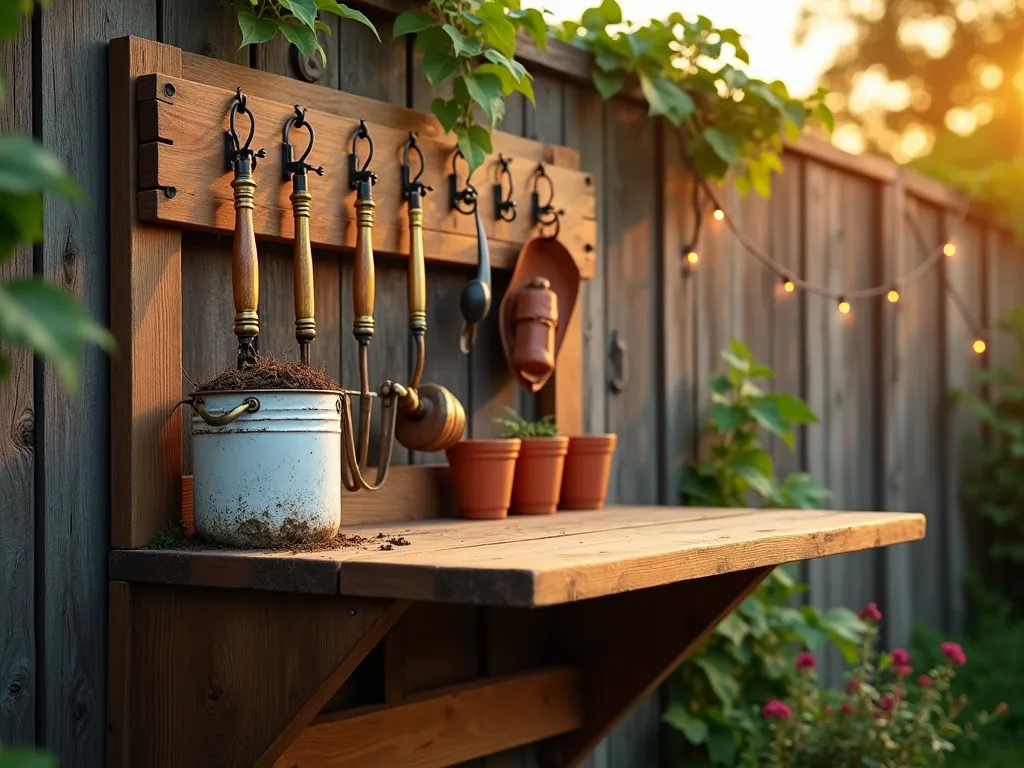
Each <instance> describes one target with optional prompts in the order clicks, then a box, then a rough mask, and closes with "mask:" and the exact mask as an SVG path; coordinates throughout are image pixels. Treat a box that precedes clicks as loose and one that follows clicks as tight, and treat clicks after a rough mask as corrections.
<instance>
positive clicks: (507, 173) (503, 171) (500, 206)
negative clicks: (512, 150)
mask: <svg viewBox="0 0 1024 768" xmlns="http://www.w3.org/2000/svg"><path fill="white" fill-rule="evenodd" d="M498 163H499V165H500V170H499V171H498V182H497V183H496V184H495V185H494V205H495V209H496V211H497V215H498V218H499V219H501V220H503V221H515V220H516V216H517V215H518V213H519V211H518V206H517V205H516V202H515V200H513V199H512V198H513V197H515V192H516V180H515V177H514V176H513V175H512V171H511V170H510V169H509V165H510V164H511V163H512V159H511V158H507V157H505V156H504V155H501V154H499V155H498ZM505 179H508V195H506V194H505V191H504V181H505Z"/></svg>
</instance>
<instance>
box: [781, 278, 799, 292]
mask: <svg viewBox="0 0 1024 768" xmlns="http://www.w3.org/2000/svg"><path fill="white" fill-rule="evenodd" d="M782 290H784V291H785V292H786V293H792V292H793V291H795V290H796V285H795V284H794V283H793V281H792V280H786V281H785V282H784V283H783V284H782Z"/></svg>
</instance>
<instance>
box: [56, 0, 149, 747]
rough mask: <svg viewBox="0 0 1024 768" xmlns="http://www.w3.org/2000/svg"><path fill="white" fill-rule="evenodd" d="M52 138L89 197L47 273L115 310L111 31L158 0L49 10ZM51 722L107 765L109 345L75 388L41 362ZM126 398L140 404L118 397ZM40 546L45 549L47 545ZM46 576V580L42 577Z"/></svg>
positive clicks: (89, 353)
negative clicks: (112, 285) (112, 290)
mask: <svg viewBox="0 0 1024 768" xmlns="http://www.w3.org/2000/svg"><path fill="white" fill-rule="evenodd" d="M40 13H41V14H42V16H41V18H40V20H39V22H38V34H39V42H40V51H39V54H40V61H41V71H40V72H39V77H40V81H39V83H38V86H39V88H38V91H37V92H38V94H39V98H40V99H41V103H40V107H41V122H40V128H41V138H42V141H43V143H44V145H46V146H47V147H48V148H49V149H50V150H52V151H53V152H54V153H55V154H56V155H57V156H58V157H59V158H61V159H62V160H64V161H65V162H67V163H68V165H69V167H70V168H71V169H72V172H73V173H74V175H75V177H76V179H77V181H78V183H79V185H80V186H81V187H82V190H83V192H84V197H85V200H87V201H88V202H87V203H86V204H83V205H75V204H73V203H71V202H70V201H67V200H63V199H57V198H52V197H51V198H50V199H48V200H47V204H46V207H45V213H44V231H45V232H46V235H47V237H46V241H45V242H44V243H43V246H42V249H41V266H42V272H43V274H44V276H45V277H47V278H49V279H50V280H52V281H54V282H55V283H57V284H58V285H60V286H62V287H64V288H65V289H67V290H68V291H69V293H70V294H71V295H72V296H74V297H76V298H77V299H78V300H79V301H81V302H82V303H83V304H84V306H85V307H86V309H87V310H88V311H89V313H90V314H91V315H92V316H93V317H95V318H98V319H99V320H100V321H101V322H104V323H105V322H107V318H108V313H109V274H110V273H109V270H110V264H109V253H110V247H109V205H108V200H109V190H108V175H109V152H108V145H109V131H108V125H107V119H106V116H107V115H108V114H109V108H108V92H107V82H108V66H107V41H108V40H110V39H111V38H113V37H118V36H123V35H126V34H135V35H141V36H146V37H150V38H152V37H155V35H156V20H157V18H156V3H155V2H154V1H153V0H117V1H116V2H114V1H112V2H106V3H103V4H99V3H95V2H82V1H81V0H80V1H78V2H74V1H72V0H69V1H68V2H64V3H58V4H54V5H53V7H52V8H50V9H47V10H45V11H40ZM37 375H39V376H40V380H39V383H40V385H41V388H40V390H39V391H40V392H41V395H42V403H41V404H39V403H37V405H41V407H40V424H39V427H38V429H37V435H38V436H39V437H41V443H42V445H43V446H45V449H44V451H43V453H42V474H41V476H40V477H39V478H37V479H41V482H42V484H43V489H44V490H43V496H42V498H41V499H37V513H38V514H40V515H41V516H42V529H41V530H42V534H43V541H42V542H41V543H40V542H37V548H38V547H39V545H40V544H41V547H42V552H43V563H42V565H43V569H42V571H41V572H42V573H44V574H45V577H44V583H43V584H42V589H41V597H42V600H43V606H42V617H43V622H42V637H41V642H42V643H43V650H42V656H41V658H42V660H43V665H44V666H43V669H42V676H41V679H40V682H41V685H42V689H43V690H45V696H44V698H43V706H42V716H43V722H42V723H37V724H36V730H37V735H38V736H40V737H41V740H42V741H43V742H44V743H45V744H47V745H48V746H49V747H51V748H52V749H53V750H54V751H55V752H56V753H57V755H58V756H59V757H60V761H61V764H63V765H68V766H72V765H75V766H78V765H83V766H85V765H88V766H92V765H100V764H102V762H103V755H104V746H105V741H106V717H105V714H104V713H105V699H106V671H107V665H106V634H107V632H106V629H107V626H106V624H107V622H106V612H107V551H108V549H109V543H110V531H109V528H110V526H109V515H110V483H109V478H110V458H109V457H110V445H109V430H110V407H111V406H110V400H109V398H110V376H109V362H108V360H107V358H106V356H105V355H104V354H103V353H101V352H100V351H99V350H98V349H95V348H89V349H87V350H86V351H85V352H84V354H83V355H82V358H81V367H80V372H79V389H78V392H77V393H76V394H70V393H68V392H67V391H66V390H65V389H64V387H63V385H62V383H61V382H60V379H59V378H58V377H57V375H56V372H55V371H54V370H53V368H52V367H51V366H49V365H46V366H40V367H39V369H38V370H37ZM114 407H121V408H125V407H129V404H127V403H115V404H114ZM37 551H39V550H38V549H37ZM39 586H40V585H37V587H39Z"/></svg>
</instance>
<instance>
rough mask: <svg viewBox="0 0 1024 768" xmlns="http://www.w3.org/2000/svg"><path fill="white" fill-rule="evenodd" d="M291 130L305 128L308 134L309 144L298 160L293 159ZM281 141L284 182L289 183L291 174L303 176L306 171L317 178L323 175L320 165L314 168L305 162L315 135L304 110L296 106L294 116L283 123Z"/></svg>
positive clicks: (311, 148) (293, 148) (293, 149)
mask: <svg viewBox="0 0 1024 768" xmlns="http://www.w3.org/2000/svg"><path fill="white" fill-rule="evenodd" d="M292 128H305V129H306V132H307V133H308V134H309V144H307V145H306V151H305V152H303V153H302V156H301V157H299V159H298V160H295V159H294V156H295V147H294V145H293V144H292V140H291V133H292ZM282 141H283V143H284V147H283V151H282V152H281V161H282V173H283V175H284V180H285V181H289V180H290V179H291V178H292V174H294V175H295V176H305V175H306V173H307V172H308V171H312V172H313V173H315V174H316V175H317V176H323V175H324V167H323V166H322V165H321V166H319V167H317V168H314V167H313V166H312V165H310V164H309V163H307V162H306V158H307V157H309V153H310V152H312V151H313V144H314V142H315V141H316V134H315V132H314V131H313V126H312V124H310V122H309V121H308V120H306V110H305V108H303V107H300V106H299V105H298V104H296V105H295V114H294V115H292V116H291V117H289V118H288V119H287V120H286V121H285V123H284V138H283V139H282Z"/></svg>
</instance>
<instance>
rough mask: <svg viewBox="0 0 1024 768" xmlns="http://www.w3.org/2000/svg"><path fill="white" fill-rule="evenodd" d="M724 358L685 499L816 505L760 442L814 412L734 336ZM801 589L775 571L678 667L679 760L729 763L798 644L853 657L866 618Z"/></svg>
mask: <svg viewBox="0 0 1024 768" xmlns="http://www.w3.org/2000/svg"><path fill="white" fill-rule="evenodd" d="M722 358H723V359H724V360H725V361H726V363H728V366H729V368H728V371H727V372H726V373H725V374H721V375H716V376H714V377H713V378H712V382H711V389H712V402H713V418H712V420H711V422H710V423H709V424H708V430H707V431H708V436H709V437H710V438H711V439H712V445H711V457H710V458H709V459H708V460H705V461H698V462H696V463H695V464H693V465H692V466H691V467H690V472H689V474H688V476H687V477H686V479H685V481H684V484H683V494H684V496H685V497H686V500H687V502H688V503H691V504H700V505H703V506H712V507H739V506H751V505H752V504H751V500H752V499H758V500H759V501H760V503H761V505H762V506H769V507H780V506H785V507H795V508H800V509H806V508H813V507H820V506H821V503H822V502H823V501H824V500H825V499H826V498H828V496H829V492H828V491H827V490H826V489H825V488H822V487H821V486H820V485H818V484H817V483H815V482H814V481H813V480H812V479H811V477H810V476H809V475H807V474H804V473H795V474H792V475H790V476H789V477H787V478H786V479H785V480H784V481H783V482H781V483H780V482H779V481H778V480H777V479H776V477H775V466H774V463H773V462H772V459H771V456H770V455H769V454H768V452H767V451H766V450H765V449H764V447H763V446H762V443H761V438H762V436H763V435H764V434H766V433H767V434H770V435H775V436H777V437H779V438H781V439H782V440H784V441H785V442H786V443H787V444H788V445H789V446H790V447H792V445H793V442H794V435H793V429H794V427H796V426H798V425H801V424H811V423H814V422H815V421H816V419H815V417H814V414H813V413H812V412H811V410H810V408H808V406H807V405H806V403H804V402H803V401H802V400H800V399H799V398H796V397H793V396H791V395H784V394H771V393H767V392H765V391H764V390H763V389H762V388H761V387H760V386H758V384H757V383H756V380H759V379H770V378H772V377H773V376H774V372H773V371H772V370H771V369H770V368H768V367H767V366H765V365H761V364H760V363H758V362H757V361H756V360H755V359H754V357H753V355H752V354H751V353H750V350H748V349H747V348H746V347H745V346H744V345H743V344H741V343H740V342H738V341H735V340H734V341H732V342H731V343H730V345H729V347H728V349H726V350H724V351H723V352H722ZM806 589H807V587H806V586H805V585H803V584H798V583H796V582H795V581H794V580H793V578H792V577H791V576H790V575H789V574H788V573H787V572H786V570H785V569H784V568H778V569H776V570H775V571H774V572H772V573H771V574H770V575H769V576H768V578H767V579H766V580H765V581H764V583H763V584H762V585H761V586H760V587H759V588H758V589H757V590H756V591H755V592H754V593H753V594H752V595H751V596H750V597H748V598H747V599H746V600H745V601H744V602H743V603H741V604H740V606H739V608H738V609H737V610H736V611H735V612H733V613H732V614H730V615H729V616H728V617H726V619H725V620H724V621H723V622H722V623H721V624H719V625H718V627H716V628H715V631H714V632H712V634H711V636H710V637H709V638H708V640H707V641H706V642H705V643H704V645H703V646H702V647H701V648H699V649H698V650H697V651H696V653H694V654H693V656H691V657H690V658H689V659H688V660H687V661H686V662H685V663H684V664H683V665H682V666H681V667H680V668H679V670H678V671H677V673H676V674H677V676H678V679H679V682H680V685H679V686H678V690H679V694H678V696H677V697H676V699H675V700H674V701H673V702H672V703H671V704H670V705H669V707H668V708H667V709H666V710H665V713H664V715H663V718H664V720H665V722H666V723H668V724H669V725H670V726H672V727H673V728H674V729H676V730H677V731H679V732H680V733H681V734H682V737H683V739H684V740H685V743H684V744H683V745H682V747H681V749H682V750H683V752H684V755H683V757H684V758H685V759H684V760H683V764H684V765H695V766H699V765H709V764H710V765H723V766H734V765H735V764H736V760H737V756H738V755H739V754H740V753H741V751H742V750H743V749H745V748H746V746H747V745H748V744H749V743H750V742H751V739H752V738H753V737H754V735H755V734H756V733H757V732H758V728H759V721H760V716H759V714H758V711H759V708H760V706H761V704H762V703H763V702H764V701H765V700H766V699H769V698H776V697H780V696H782V695H783V694H784V693H785V692H786V690H788V688H789V687H790V686H791V685H792V684H793V683H794V681H795V680H796V678H797V673H796V670H795V669H794V666H793V662H794V660H795V659H796V656H797V653H798V652H799V651H800V649H801V648H810V649H812V650H815V651H818V650H823V649H824V648H825V647H827V646H829V645H831V646H834V647H835V648H837V649H838V650H839V652H840V653H842V654H843V656H844V657H845V658H846V659H848V660H852V659H854V658H856V656H857V654H858V649H859V648H860V647H861V645H862V643H863V637H864V633H865V631H866V626H865V625H864V623H863V622H862V621H861V620H860V619H858V618H857V616H856V615H855V614H854V613H853V612H852V611H850V610H848V609H846V608H832V609H830V610H828V611H824V612H822V611H819V610H817V609H815V608H813V607H812V606H809V605H803V606H799V607H798V606H797V605H796V601H797V598H798V597H799V596H800V595H801V594H802V593H803V592H805V591H806Z"/></svg>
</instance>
